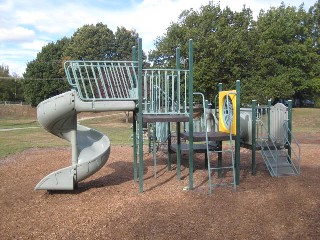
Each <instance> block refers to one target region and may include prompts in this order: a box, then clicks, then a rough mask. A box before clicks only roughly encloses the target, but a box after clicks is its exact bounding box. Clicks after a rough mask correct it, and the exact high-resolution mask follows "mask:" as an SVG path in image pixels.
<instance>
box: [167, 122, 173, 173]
mask: <svg viewBox="0 0 320 240" xmlns="http://www.w3.org/2000/svg"><path fill="white" fill-rule="evenodd" d="M170 149H171V124H170V122H168V171H171V162H172V156H171V150H170Z"/></svg>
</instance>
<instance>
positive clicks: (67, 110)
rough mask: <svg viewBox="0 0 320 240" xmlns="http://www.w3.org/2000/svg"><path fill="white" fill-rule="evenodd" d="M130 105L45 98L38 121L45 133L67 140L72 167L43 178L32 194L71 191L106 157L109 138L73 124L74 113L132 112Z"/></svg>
mask: <svg viewBox="0 0 320 240" xmlns="http://www.w3.org/2000/svg"><path fill="white" fill-rule="evenodd" d="M135 106H136V104H135V102H134V101H123V100H119V101H108V100H105V101H90V102H85V101H82V100H81V99H80V98H79V97H78V95H77V92H76V91H74V90H71V91H69V92H66V93H63V94H60V95H57V96H54V97H52V98H49V99H47V100H45V101H43V102H41V103H40V104H39V105H38V108H37V116H38V121H39V123H40V124H41V125H42V127H43V128H44V129H46V130H47V131H48V132H50V133H52V134H54V135H56V136H58V137H60V138H63V139H66V140H68V141H69V142H70V143H71V146H72V165H71V166H68V167H65V168H62V169H59V170H57V171H55V172H52V173H50V174H49V175H47V176H46V177H44V178H43V179H42V180H41V181H40V182H39V183H38V184H37V185H36V187H35V189H36V190H73V189H74V187H75V186H76V184H77V183H78V182H79V181H81V180H84V179H86V178H88V177H89V176H91V175H92V174H94V173H95V172H97V171H98V170H99V169H100V168H102V167H103V165H104V164H105V163H106V162H107V160H108V157H109V154H110V141H109V138H108V137H107V136H106V135H104V134H103V133H100V132H98V131H96V130H94V129H91V128H88V127H85V126H82V125H79V124H77V113H78V112H104V111H132V110H134V108H135Z"/></svg>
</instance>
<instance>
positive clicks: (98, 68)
mask: <svg viewBox="0 0 320 240" xmlns="http://www.w3.org/2000/svg"><path fill="white" fill-rule="evenodd" d="M137 67H138V62H137V61H66V62H65V63H64V69H65V72H66V75H67V79H68V82H69V84H70V85H71V86H72V87H73V88H75V89H76V90H77V92H78V94H79V97H80V98H81V99H82V100H84V101H92V100H94V101H99V100H106V99H107V100H130V99H132V100H136V99H137V93H136V90H135V88H136V86H137V83H136V81H137Z"/></svg>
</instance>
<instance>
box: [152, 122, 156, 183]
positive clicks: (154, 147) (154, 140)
mask: <svg viewBox="0 0 320 240" xmlns="http://www.w3.org/2000/svg"><path fill="white" fill-rule="evenodd" d="M152 129H153V131H152V133H153V136H152V150H153V170H154V177H157V124H156V123H153V126H152Z"/></svg>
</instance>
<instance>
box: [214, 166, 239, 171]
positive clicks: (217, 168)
mask: <svg viewBox="0 0 320 240" xmlns="http://www.w3.org/2000/svg"><path fill="white" fill-rule="evenodd" d="M233 168H234V167H233V166H230V167H216V168H212V167H211V168H210V170H220V169H233Z"/></svg>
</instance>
